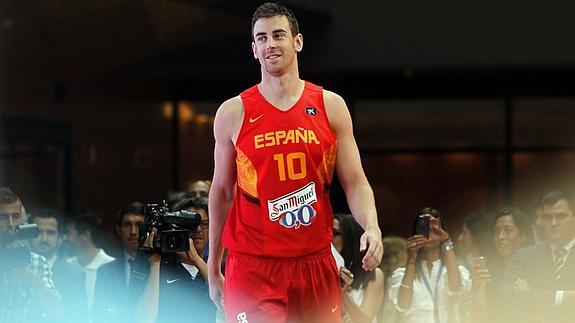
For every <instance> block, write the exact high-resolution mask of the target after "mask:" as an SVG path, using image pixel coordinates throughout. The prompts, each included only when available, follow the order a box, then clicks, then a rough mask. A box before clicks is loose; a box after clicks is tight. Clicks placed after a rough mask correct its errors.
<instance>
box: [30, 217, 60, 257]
mask: <svg viewBox="0 0 575 323" xmlns="http://www.w3.org/2000/svg"><path fill="white" fill-rule="evenodd" d="M34 223H36V224H37V225H38V236H37V237H36V238H34V239H30V246H31V247H32V250H33V251H35V252H37V253H39V254H41V255H42V256H44V257H52V256H53V255H54V254H55V253H56V250H58V247H59V246H60V232H59V231H58V221H57V220H56V219H55V218H34Z"/></svg>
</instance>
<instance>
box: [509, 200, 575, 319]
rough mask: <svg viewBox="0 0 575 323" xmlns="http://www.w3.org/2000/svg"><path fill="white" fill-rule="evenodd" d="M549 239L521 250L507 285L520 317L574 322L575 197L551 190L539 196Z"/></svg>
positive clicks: (518, 252) (543, 222) (513, 305)
mask: <svg viewBox="0 0 575 323" xmlns="http://www.w3.org/2000/svg"><path fill="white" fill-rule="evenodd" d="M539 208H540V210H539V212H538V216H539V222H540V223H541V225H542V226H543V228H544V231H545V235H546V236H547V239H548V241H545V242H541V243H538V244H536V245H533V246H529V247H526V248H523V249H520V250H518V251H517V253H516V255H515V257H514V259H513V264H512V267H511V270H510V273H509V275H508V276H507V277H506V282H505V289H506V290H507V292H508V301H509V304H510V305H511V306H512V307H513V310H514V312H515V313H516V316H517V319H518V321H519V320H522V321H535V322H543V321H544V322H568V321H569V322H572V320H573V315H575V246H574V245H575V214H574V211H575V200H574V199H573V197H572V196H571V195H570V194H569V193H567V192H564V191H551V192H548V193H546V194H544V195H542V197H541V198H540V200H539Z"/></svg>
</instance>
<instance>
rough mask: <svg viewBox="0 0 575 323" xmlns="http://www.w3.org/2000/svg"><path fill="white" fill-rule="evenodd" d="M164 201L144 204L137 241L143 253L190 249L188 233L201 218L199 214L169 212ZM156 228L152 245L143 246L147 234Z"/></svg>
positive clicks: (198, 223)
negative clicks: (143, 218) (142, 219)
mask: <svg viewBox="0 0 575 323" xmlns="http://www.w3.org/2000/svg"><path fill="white" fill-rule="evenodd" d="M169 211H170V209H169V208H168V205H167V204H166V201H162V203H159V204H144V207H143V213H144V215H145V220H144V223H142V224H141V226H140V235H139V237H138V242H139V245H140V250H142V251H144V252H145V253H148V254H151V253H163V254H164V253H176V252H180V251H187V250H189V249H190V242H189V235H190V232H191V231H194V230H195V229H196V228H197V227H198V225H200V222H201V220H202V217H201V216H200V214H198V213H196V212H189V211H185V210H182V211H176V212H169ZM154 228H156V230H157V233H156V236H155V237H154V241H153V242H152V247H148V246H144V243H145V242H146V238H147V237H148V234H150V233H151V232H152V229H154Z"/></svg>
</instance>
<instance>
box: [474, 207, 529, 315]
mask: <svg viewBox="0 0 575 323" xmlns="http://www.w3.org/2000/svg"><path fill="white" fill-rule="evenodd" d="M491 228H492V230H493V231H492V233H493V234H492V239H493V244H494V245H495V251H496V252H495V253H494V254H493V256H492V257H491V259H490V261H489V263H488V266H485V263H484V262H481V261H480V262H475V263H474V264H473V266H472V268H471V274H472V280H473V288H472V292H473V307H472V313H473V318H474V321H475V322H477V323H481V322H508V321H509V319H510V318H509V317H508V314H507V313H506V308H505V299H504V298H503V296H502V291H501V288H502V286H503V279H504V277H505V275H506V274H507V273H508V271H509V269H510V268H511V262H512V260H513V255H515V251H517V249H519V248H521V247H525V246H528V245H530V244H532V243H533V231H532V229H531V222H530V219H529V218H528V217H527V215H525V213H523V212H522V211H521V210H520V209H518V208H515V207H509V208H504V209H502V210H500V211H499V212H497V213H496V214H495V216H494V218H493V220H492V225H491ZM517 288H521V286H517Z"/></svg>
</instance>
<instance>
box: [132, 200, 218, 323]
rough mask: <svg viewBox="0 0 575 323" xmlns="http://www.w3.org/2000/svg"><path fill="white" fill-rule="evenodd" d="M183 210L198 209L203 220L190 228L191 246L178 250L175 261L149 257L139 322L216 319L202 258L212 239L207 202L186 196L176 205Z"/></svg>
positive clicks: (204, 261)
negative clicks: (185, 249) (148, 270)
mask: <svg viewBox="0 0 575 323" xmlns="http://www.w3.org/2000/svg"><path fill="white" fill-rule="evenodd" d="M183 210H185V211H190V212H197V213H198V214H200V216H201V222H200V224H199V225H198V226H197V227H196V229H195V230H193V231H190V235H189V242H190V249H189V250H188V251H185V252H177V253H176V259H175V261H162V259H161V258H162V255H160V254H154V255H151V256H150V257H149V258H148V262H149V263H150V267H149V268H150V272H149V274H148V276H147V278H146V287H145V290H144V293H143V297H142V298H140V300H139V301H138V306H137V311H136V312H137V315H136V318H137V321H138V322H156V323H161V322H170V323H175V322H187V323H190V322H202V323H203V322H214V321H215V320H216V307H215V305H214V303H213V302H212V301H211V299H210V294H209V287H208V271H207V265H206V260H205V259H204V258H203V257H202V255H203V254H204V249H205V248H206V245H207V243H208V241H209V232H208V226H209V218H208V205H207V203H206V201H205V200H204V199H203V198H201V197H192V198H184V199H182V200H181V201H179V202H178V203H176V204H175V205H174V207H173V211H183ZM154 234H155V233H154ZM148 239H149V238H148Z"/></svg>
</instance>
